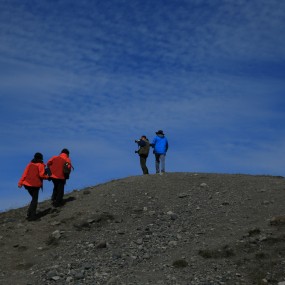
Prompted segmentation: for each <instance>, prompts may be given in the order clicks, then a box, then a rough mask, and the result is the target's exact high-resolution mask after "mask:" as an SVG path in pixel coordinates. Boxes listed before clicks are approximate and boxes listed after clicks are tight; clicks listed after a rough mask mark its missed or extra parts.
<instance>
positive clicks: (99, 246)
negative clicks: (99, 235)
mask: <svg viewBox="0 0 285 285" xmlns="http://www.w3.org/2000/svg"><path fill="white" fill-rule="evenodd" d="M106 247H107V242H106V241H101V242H100V243H98V244H97V246H96V248H106Z"/></svg>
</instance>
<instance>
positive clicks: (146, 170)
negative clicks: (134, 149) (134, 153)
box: [140, 155, 148, 174]
mask: <svg viewBox="0 0 285 285" xmlns="http://www.w3.org/2000/svg"><path fill="white" fill-rule="evenodd" d="M146 159H147V156H144V155H140V164H141V168H142V171H143V174H148V168H147V166H146Z"/></svg>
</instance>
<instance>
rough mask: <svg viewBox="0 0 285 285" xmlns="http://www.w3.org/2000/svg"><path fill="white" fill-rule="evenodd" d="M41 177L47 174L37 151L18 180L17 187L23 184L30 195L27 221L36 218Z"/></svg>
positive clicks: (41, 184)
mask: <svg viewBox="0 0 285 285" xmlns="http://www.w3.org/2000/svg"><path fill="white" fill-rule="evenodd" d="M43 179H48V176H47V175H46V174H45V164H44V163H43V155H42V154H41V153H40V152H37V153H35V155H34V158H33V159H32V161H31V162H30V163H29V164H28V165H27V166H26V168H25V170H24V172H23V175H22V177H21V178H20V180H19V182H18V187H19V188H21V187H22V186H24V187H25V189H27V190H28V192H29V194H30V195H31V197H32V200H31V203H30V205H29V207H28V212H27V220H28V221H34V220H36V219H37V206H38V198H39V190H40V188H42V186H43Z"/></svg>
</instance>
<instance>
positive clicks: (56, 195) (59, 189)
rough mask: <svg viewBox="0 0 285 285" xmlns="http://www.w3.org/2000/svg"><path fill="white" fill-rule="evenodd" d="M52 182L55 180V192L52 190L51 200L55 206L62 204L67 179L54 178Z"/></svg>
mask: <svg viewBox="0 0 285 285" xmlns="http://www.w3.org/2000/svg"><path fill="white" fill-rule="evenodd" d="M52 182H53V192H52V196H51V200H52V203H53V206H55V207H59V206H62V205H63V195H64V185H65V179H52Z"/></svg>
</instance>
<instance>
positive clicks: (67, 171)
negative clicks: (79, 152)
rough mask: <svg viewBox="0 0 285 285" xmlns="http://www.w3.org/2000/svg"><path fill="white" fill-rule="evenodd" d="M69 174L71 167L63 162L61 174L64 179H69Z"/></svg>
mask: <svg viewBox="0 0 285 285" xmlns="http://www.w3.org/2000/svg"><path fill="white" fill-rule="evenodd" d="M70 172H71V165H70V163H69V162H65V163H64V165H63V174H64V177H65V179H69V175H70Z"/></svg>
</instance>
